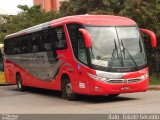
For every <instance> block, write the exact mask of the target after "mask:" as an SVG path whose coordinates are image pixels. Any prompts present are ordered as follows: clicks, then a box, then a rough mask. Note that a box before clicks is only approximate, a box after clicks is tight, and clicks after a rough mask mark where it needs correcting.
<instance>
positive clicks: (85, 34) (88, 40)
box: [79, 28, 92, 48]
mask: <svg viewBox="0 0 160 120" xmlns="http://www.w3.org/2000/svg"><path fill="white" fill-rule="evenodd" d="M79 31H80V32H81V33H82V35H83V37H84V41H85V46H86V48H91V47H92V42H91V36H90V34H89V33H88V31H87V30H85V29H83V28H81V29H79Z"/></svg>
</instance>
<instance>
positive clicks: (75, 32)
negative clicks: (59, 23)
mask: <svg viewBox="0 0 160 120" xmlns="http://www.w3.org/2000/svg"><path fill="white" fill-rule="evenodd" d="M67 28H68V32H69V36H70V40H71V44H72V48H73V52H74V55H75V57H76V58H77V59H78V60H79V61H81V62H83V63H85V64H87V54H86V48H85V45H84V38H83V35H82V34H81V33H80V32H79V29H80V28H83V26H82V25H80V24H68V25H67Z"/></svg>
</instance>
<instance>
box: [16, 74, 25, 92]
mask: <svg viewBox="0 0 160 120" xmlns="http://www.w3.org/2000/svg"><path fill="white" fill-rule="evenodd" d="M16 84H17V87H18V90H19V91H21V92H22V91H24V90H25V87H24V86H23V84H22V78H21V76H20V75H19V74H17V75H16Z"/></svg>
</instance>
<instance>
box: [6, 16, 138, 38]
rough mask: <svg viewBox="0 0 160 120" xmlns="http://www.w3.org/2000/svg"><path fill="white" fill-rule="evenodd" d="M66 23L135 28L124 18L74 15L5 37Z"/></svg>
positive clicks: (132, 23)
mask: <svg viewBox="0 0 160 120" xmlns="http://www.w3.org/2000/svg"><path fill="white" fill-rule="evenodd" d="M67 23H81V24H85V25H93V26H135V25H136V23H135V22H134V21H133V20H131V19H129V18H126V17H120V16H113V15H75V16H67V17H63V18H59V19H55V20H52V21H49V22H46V23H42V24H39V25H36V26H33V27H30V28H27V29H24V30H21V31H19V32H17V33H13V34H10V35H7V36H6V38H12V37H15V36H19V35H23V34H27V33H32V32H35V31H39V30H42V29H43V28H44V27H49V26H56V25H60V24H67Z"/></svg>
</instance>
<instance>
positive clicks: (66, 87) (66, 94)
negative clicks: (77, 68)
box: [62, 77, 77, 101]
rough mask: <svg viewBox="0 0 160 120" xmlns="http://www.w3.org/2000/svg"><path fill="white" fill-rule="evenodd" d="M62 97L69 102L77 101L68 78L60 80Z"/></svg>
mask: <svg viewBox="0 0 160 120" xmlns="http://www.w3.org/2000/svg"><path fill="white" fill-rule="evenodd" d="M62 97H63V98H65V99H67V100H69V101H74V100H76V99H77V95H76V94H75V93H73V91H72V85H71V82H70V80H69V78H68V77H65V78H63V79H62Z"/></svg>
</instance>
